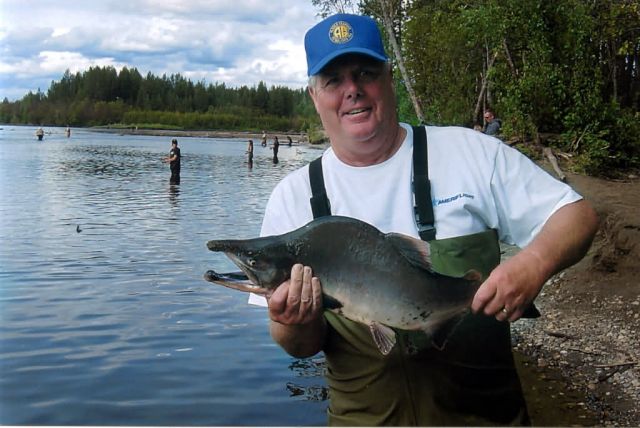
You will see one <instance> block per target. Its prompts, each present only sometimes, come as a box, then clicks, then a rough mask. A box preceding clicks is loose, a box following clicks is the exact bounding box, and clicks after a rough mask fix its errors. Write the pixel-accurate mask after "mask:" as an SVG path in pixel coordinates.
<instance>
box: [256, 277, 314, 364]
mask: <svg viewBox="0 0 640 428" xmlns="http://www.w3.org/2000/svg"><path fill="white" fill-rule="evenodd" d="M267 301H268V304H269V317H270V318H271V337H273V340H275V341H276V342H277V343H278V344H279V345H280V346H282V348H284V350H285V351H287V352H288V353H289V354H291V355H293V356H294V357H298V358H304V357H310V356H312V355H314V354H316V353H318V352H319V351H320V350H321V349H322V345H323V344H324V335H325V331H326V324H325V320H324V317H323V316H322V311H323V307H322V286H321V285H320V280H319V279H318V278H316V277H314V276H313V272H312V271H311V268H310V267H308V266H304V267H303V266H302V265H301V264H296V265H294V266H293V267H292V268H291V278H290V279H289V280H288V281H285V282H283V283H282V284H281V285H280V286H279V287H278V288H276V290H275V291H274V292H273V293H272V294H271V296H267Z"/></svg>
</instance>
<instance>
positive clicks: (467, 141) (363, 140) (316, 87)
mask: <svg viewBox="0 0 640 428" xmlns="http://www.w3.org/2000/svg"><path fill="white" fill-rule="evenodd" d="M305 49H306V55H307V66H308V69H307V73H308V76H309V82H308V90H309V94H310V96H311V99H312V101H313V103H314V106H315V108H316V111H317V112H318V114H319V116H320V119H321V121H322V125H323V128H324V130H325V132H326V135H327V137H328V139H329V141H330V143H331V147H330V148H329V149H327V150H326V151H325V152H324V153H323V155H322V157H321V158H320V160H316V161H314V162H312V163H311V164H310V166H304V167H302V168H301V169H299V170H297V171H294V172H293V173H291V174H289V175H288V176H287V177H285V178H284V179H283V180H282V181H281V182H280V183H279V184H278V185H277V186H276V187H275V189H274V190H273V192H272V194H271V196H270V198H269V202H268V203H267V207H266V210H265V215H264V219H263V223H262V230H261V233H260V234H261V236H272V235H283V234H286V233H288V232H291V231H294V230H296V229H298V228H300V227H302V226H304V225H305V224H307V223H309V222H310V221H311V220H313V219H314V218H317V217H321V216H326V215H336V216H346V217H352V218H357V219H359V220H362V221H364V222H366V223H368V224H370V225H373V226H375V227H376V228H377V229H378V230H380V231H382V232H383V233H391V232H394V233H402V234H404V235H409V236H412V237H414V238H421V239H423V240H426V241H428V242H429V248H430V258H431V265H432V268H433V270H434V271H436V272H439V273H440V274H442V275H446V276H450V277H458V278H460V277H463V276H465V273H467V272H469V271H470V270H477V271H479V272H480V273H481V274H482V278H484V280H483V282H482V284H481V285H480V287H479V288H478V290H477V291H476V292H475V294H474V296H473V298H472V301H471V309H472V311H473V312H474V313H473V314H472V315H469V316H467V317H465V318H464V319H463V320H462V321H461V322H460V324H459V325H458V326H457V327H456V328H455V330H454V331H453V333H452V334H451V336H450V337H449V339H448V340H447V343H446V346H445V347H444V348H443V349H442V350H439V349H437V348H434V347H433V346H430V343H422V342H420V340H419V337H424V336H425V335H424V334H423V333H422V332H417V333H414V332H406V330H399V331H398V332H397V334H396V339H397V342H398V343H397V344H396V346H394V347H393V348H392V349H391V351H390V352H389V353H388V354H387V355H383V354H382V353H381V352H380V351H379V349H378V346H377V345H376V342H375V341H374V340H373V339H372V337H371V332H370V329H369V327H368V326H366V325H364V324H362V323H361V322H354V321H352V320H351V319H349V318H347V317H346V316H343V315H340V314H339V313H336V312H335V311H328V310H324V309H323V306H322V305H318V304H317V303H316V302H317V301H318V300H320V299H321V298H322V297H321V293H322V289H323V287H324V284H323V283H322V281H321V279H322V278H321V276H320V274H318V275H314V273H315V272H313V271H312V269H311V268H312V267H313V268H316V267H315V266H312V265H306V266H303V264H302V263H299V262H297V263H296V264H295V265H294V266H293V268H292V269H291V273H290V278H289V279H288V280H285V281H284V282H283V283H282V284H281V285H280V286H278V288H276V289H275V291H273V292H272V293H271V295H270V297H269V298H268V302H267V303H268V311H269V318H270V329H271V335H272V337H273V338H274V340H275V341H276V342H277V343H278V344H279V345H280V346H282V348H283V349H284V350H285V351H287V352H288V353H290V354H291V355H294V356H296V357H308V356H312V355H314V354H316V353H317V352H320V351H322V352H323V353H324V355H325V357H326V360H327V372H326V377H327V383H328V385H329V388H330V393H329V396H330V403H329V406H328V423H329V424H330V425H343V426H344V425H351V426H354V425H367V426H380V425H421V426H425V425H439V426H443V425H456V426H469V425H474V426H480V425H484V426H486V425H490V426H495V425H524V424H527V423H529V418H528V414H527V409H526V404H525V401H524V397H523V394H522V388H521V385H520V381H519V378H518V373H517V371H516V369H515V364H514V360H513V356H512V352H511V340H510V329H509V322H513V321H516V320H518V319H519V318H520V317H522V315H523V314H524V313H525V311H526V310H527V308H529V307H530V306H531V303H532V302H533V301H534V299H535V298H536V296H537V295H538V293H540V290H541V289H542V287H543V285H544V284H545V282H546V281H547V280H548V279H549V278H550V277H551V276H552V275H553V274H555V273H556V272H558V271H560V270H561V269H564V268H566V267H568V266H570V265H572V264H573V263H575V262H577V261H578V260H580V259H581V258H582V257H583V256H584V254H585V253H586V251H587V250H588V248H589V246H590V244H591V240H592V239H593V236H594V235H595V232H596V230H597V222H598V220H597V216H596V214H595V212H594V210H593V209H592V208H591V205H590V204H589V203H588V202H587V201H585V200H584V199H583V198H582V197H581V196H580V195H578V194H577V193H576V192H575V191H573V189H571V187H569V186H568V185H567V184H565V183H562V182H560V181H558V180H556V179H554V178H553V177H551V176H550V175H549V174H547V173H546V172H545V171H543V170H542V169H541V168H539V167H538V166H537V165H535V164H534V163H533V162H531V161H530V160H529V159H528V158H526V157H525V156H524V155H522V154H521V153H519V152H518V151H517V150H515V149H513V148H512V147H509V146H507V145H505V144H503V143H502V142H501V141H500V140H498V139H496V138H493V137H490V136H487V135H484V134H482V133H479V132H476V131H473V130H472V129H465V128H461V127H436V126H416V127H412V126H410V125H408V124H405V123H399V121H398V117H397V102H396V98H395V92H394V78H393V76H392V66H391V64H390V62H389V61H388V60H387V55H386V53H385V51H384V44H383V42H382V39H381V36H380V32H379V30H378V27H377V23H376V22H375V21H374V20H372V19H370V18H368V17H365V16H358V15H349V14H338V15H333V16H330V17H328V18H326V19H324V20H322V21H320V22H319V23H318V24H317V25H315V26H314V27H313V28H311V29H310V30H309V31H308V32H307V34H306V36H305ZM499 241H503V242H506V243H509V244H514V245H517V246H519V247H521V248H522V251H520V252H519V253H518V254H516V255H515V256H513V257H511V258H510V259H508V260H507V261H504V262H502V263H500V247H499ZM328 245H333V244H328ZM352 251H354V252H356V254H355V255H354V257H357V256H358V253H357V252H358V251H359V247H355V246H354V248H353V249H352ZM360 255H361V256H362V259H363V262H364V261H366V260H364V259H366V258H367V257H368V254H367V253H360ZM369 261H370V260H369ZM376 263H380V264H381V265H378V266H377V269H383V268H384V266H385V262H384V261H382V260H377V262H376ZM365 265H367V266H370V265H371V263H365ZM386 266H388V267H390V270H393V269H395V267H393V266H392V265H391V264H390V263H387V264H386ZM365 273H366V272H365V271H361V272H360V274H361V275H364V274H365ZM319 278H320V279H319ZM364 278H365V279H366V280H367V282H369V281H372V278H371V277H370V276H366V277H364ZM361 285H362V288H363V289H367V288H368V287H369V285H368V284H367V285H365V284H364V281H363V282H362V283H361ZM388 287H390V288H393V287H400V286H399V285H398V284H395V283H389V284H388ZM326 294H329V293H326ZM387 304H388V305H392V304H393V302H391V301H389V302H387ZM344 307H346V304H345V305H344ZM414 336H418V337H414Z"/></svg>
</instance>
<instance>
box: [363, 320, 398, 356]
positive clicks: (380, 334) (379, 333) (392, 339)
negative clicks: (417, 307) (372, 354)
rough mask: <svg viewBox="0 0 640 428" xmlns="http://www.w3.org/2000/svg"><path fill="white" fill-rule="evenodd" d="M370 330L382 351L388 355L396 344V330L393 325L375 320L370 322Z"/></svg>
mask: <svg viewBox="0 0 640 428" xmlns="http://www.w3.org/2000/svg"><path fill="white" fill-rule="evenodd" d="M369 330H370V331H371V336H372V337H373V341H374V342H375V343H376V346H377V347H378V350H380V353H381V354H382V355H388V354H389V352H391V350H392V349H393V347H394V346H395V345H396V332H395V331H393V329H392V328H391V327H387V326H386V325H384V324H380V323H377V322H375V321H374V322H372V323H371V324H369Z"/></svg>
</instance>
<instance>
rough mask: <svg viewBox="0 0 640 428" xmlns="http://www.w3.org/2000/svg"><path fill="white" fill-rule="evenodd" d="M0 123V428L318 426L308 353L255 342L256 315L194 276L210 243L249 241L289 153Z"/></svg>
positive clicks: (262, 339)
mask: <svg viewBox="0 0 640 428" xmlns="http://www.w3.org/2000/svg"><path fill="white" fill-rule="evenodd" d="M45 131H46V132H47V134H46V135H45V137H44V140H43V141H42V142H38V141H37V140H36V137H35V134H34V133H35V128H33V127H12V126H6V125H5V126H2V129H1V130H0V236H1V241H0V242H1V244H0V424H4V425H7V424H10V425H15V424H28V425H42V424H46V425H80V424H81V425H172V426H176V425H183V426H184V425H321V424H324V423H325V410H326V406H327V401H324V400H323V398H325V393H324V380H323V378H322V373H321V369H319V368H318V367H321V366H322V364H321V357H317V358H316V359H312V360H296V359H293V358H291V357H290V356H288V355H287V354H286V353H284V352H283V351H282V350H281V349H280V348H279V347H278V346H277V345H275V344H274V343H273V341H272V340H271V338H270V336H269V333H268V328H267V320H268V317H267V314H266V312H265V310H264V308H259V307H254V306H249V305H247V295H246V294H244V293H240V292H238V291H234V290H229V289H225V288H223V287H219V286H215V285H213V284H210V283H208V282H205V281H204V280H203V279H202V275H203V273H204V272H205V271H206V270H208V269H210V268H216V269H218V270H221V271H225V270H230V271H231V270H237V269H236V268H235V266H233V265H232V264H231V262H230V261H228V260H227V259H226V257H224V256H223V255H220V254H215V253H212V252H209V251H208V250H207V249H206V246H205V243H206V241H207V240H209V239H214V238H232V237H233V238H249V237H255V236H257V235H258V233H259V230H260V222H261V217H262V213H263V210H264V207H265V205H266V202H267V199H268V196H269V193H270V191H271V189H272V188H273V186H274V185H275V184H276V183H277V182H278V181H279V180H280V179H281V178H282V177H283V176H284V175H285V174H287V173H288V172H290V171H292V170H294V169H296V168H298V167H300V166H302V165H304V164H305V163H307V162H308V161H309V160H311V159H313V158H314V157H317V156H318V155H319V154H320V152H319V151H318V150H316V149H313V148H307V147H304V146H296V145H294V146H293V147H287V146H286V145H281V146H280V151H279V162H278V163H277V164H274V163H273V161H272V154H271V151H270V149H268V148H263V147H261V146H260V144H256V145H255V157H254V162H253V165H252V168H249V166H248V165H247V163H246V161H245V154H244V152H245V150H246V140H240V139H211V138H179V146H180V148H181V151H182V156H183V158H182V174H181V178H182V180H181V183H180V185H170V184H169V175H170V173H169V168H168V166H167V165H166V164H164V163H163V162H162V157H164V156H166V155H167V154H168V151H169V149H170V138H168V137H153V136H131V135H118V134H107V133H96V132H90V131H88V130H82V129H73V130H72V135H71V138H66V136H65V135H64V129H62V128H46V129H45Z"/></svg>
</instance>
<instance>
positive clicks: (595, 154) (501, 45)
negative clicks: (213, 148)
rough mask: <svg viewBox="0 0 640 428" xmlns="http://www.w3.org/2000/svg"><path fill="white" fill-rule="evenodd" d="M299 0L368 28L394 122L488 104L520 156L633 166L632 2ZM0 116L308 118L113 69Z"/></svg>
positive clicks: (639, 38)
mask: <svg viewBox="0 0 640 428" xmlns="http://www.w3.org/2000/svg"><path fill="white" fill-rule="evenodd" d="M311 1H312V3H313V4H314V5H315V6H316V7H317V8H318V10H319V11H320V13H321V14H323V15H327V14H330V13H334V12H337V11H344V12H357V13H363V14H367V15H370V16H372V17H374V18H375V19H376V20H377V21H378V22H379V23H380V26H381V29H382V30H383V31H382V33H383V35H384V37H385V38H386V39H387V52H388V53H389V55H390V57H391V58H392V61H393V64H394V69H395V71H396V72H395V73H394V75H395V78H396V87H397V94H398V100H399V115H400V118H401V120H403V121H406V122H410V123H418V122H421V121H424V122H426V123H429V124H435V125H461V126H468V127H471V126H473V125H475V124H478V123H481V122H482V113H483V111H484V109H486V108H491V109H492V110H494V111H495V112H496V114H497V116H498V117H499V118H500V119H501V120H502V123H503V128H502V137H503V138H504V139H505V140H506V141H508V142H510V143H514V142H515V143H516V144H518V147H519V148H521V150H523V151H527V150H532V151H534V150H536V148H540V147H542V145H549V146H552V147H554V148H555V149H557V150H558V151H560V152H562V153H563V154H565V155H566V156H567V157H570V158H571V159H572V160H573V161H574V164H575V165H577V166H578V167H579V168H580V169H581V170H583V171H585V172H587V173H591V174H608V173H609V172H610V171H614V170H621V169H629V168H638V167H640V113H639V111H640V2H638V0H357V1H356V0H311ZM0 121H2V122H5V123H32V124H40V123H42V124H46V123H49V124H58V125H66V124H71V125H82V126H86V125H104V124H112V123H124V124H149V126H173V127H182V128H190V129H201V128H207V129H247V130H250V129H256V130H257V129H263V128H265V129H272V130H283V131H284V130H307V129H313V128H314V127H315V126H317V125H318V123H319V122H318V119H317V117H316V114H315V112H314V109H313V105H312V103H311V101H310V99H309V97H308V95H307V94H306V91H305V90H303V89H299V90H294V89H289V88H286V87H271V88H267V87H266V85H265V84H264V83H262V82H260V83H259V84H258V85H257V86H254V87H252V88H249V87H246V86H243V87H240V88H228V87H226V86H225V84H224V83H216V84H206V83H205V82H204V81H200V82H196V83H193V82H191V81H190V80H188V79H185V78H184V77H182V76H180V75H179V74H176V75H171V76H162V77H157V76H154V75H153V74H151V73H149V74H147V75H146V76H141V75H140V73H139V72H138V71H137V70H136V69H135V68H132V69H127V68H123V69H122V70H120V71H119V72H117V71H116V70H115V69H113V68H112V67H102V68H101V67H94V68H91V69H89V70H87V71H85V72H83V73H76V74H71V73H69V72H67V73H65V74H64V76H62V79H61V80H60V81H57V82H52V83H51V87H50V88H49V90H48V91H47V93H46V94H44V93H42V92H40V91H38V92H36V93H31V92H30V93H29V94H27V95H26V96H25V97H24V98H23V99H21V100H19V101H16V102H9V101H8V100H6V99H5V100H4V101H3V102H2V104H0ZM525 143H526V144H525ZM532 154H533V153H532Z"/></svg>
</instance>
